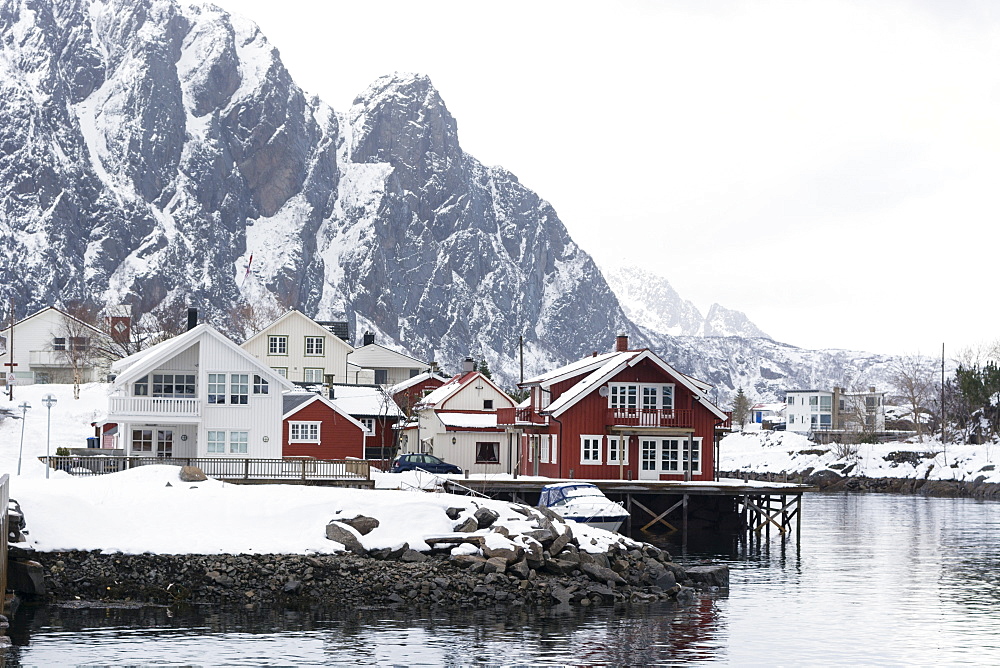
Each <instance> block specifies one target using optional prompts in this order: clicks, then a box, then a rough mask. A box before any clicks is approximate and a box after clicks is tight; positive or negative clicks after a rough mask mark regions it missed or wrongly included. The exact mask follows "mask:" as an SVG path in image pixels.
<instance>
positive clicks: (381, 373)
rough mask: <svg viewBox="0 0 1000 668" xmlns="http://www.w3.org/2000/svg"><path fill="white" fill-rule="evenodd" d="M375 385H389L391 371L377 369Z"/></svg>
mask: <svg viewBox="0 0 1000 668" xmlns="http://www.w3.org/2000/svg"><path fill="white" fill-rule="evenodd" d="M375 384H376V385H388V384H389V370H388V369H375Z"/></svg>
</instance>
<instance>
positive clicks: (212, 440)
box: [205, 429, 227, 455]
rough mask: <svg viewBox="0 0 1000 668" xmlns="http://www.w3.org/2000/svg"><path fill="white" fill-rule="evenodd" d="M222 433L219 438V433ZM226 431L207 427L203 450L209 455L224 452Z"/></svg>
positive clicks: (222, 453)
mask: <svg viewBox="0 0 1000 668" xmlns="http://www.w3.org/2000/svg"><path fill="white" fill-rule="evenodd" d="M220 434H221V435H222V436H221V438H220V437H219V435H220ZM226 440H227V439H226V432H225V430H222V429H209V430H208V433H207V435H206V441H205V443H206V445H205V451H206V452H207V453H208V454H210V455H224V454H226Z"/></svg>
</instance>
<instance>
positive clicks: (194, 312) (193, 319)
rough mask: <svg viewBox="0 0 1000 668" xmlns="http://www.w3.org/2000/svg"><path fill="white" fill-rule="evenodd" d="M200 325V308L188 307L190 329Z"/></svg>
mask: <svg viewBox="0 0 1000 668" xmlns="http://www.w3.org/2000/svg"><path fill="white" fill-rule="evenodd" d="M197 326H198V309H196V308H189V309H188V331H189V332H190V331H191V330H192V329H194V328H195V327H197Z"/></svg>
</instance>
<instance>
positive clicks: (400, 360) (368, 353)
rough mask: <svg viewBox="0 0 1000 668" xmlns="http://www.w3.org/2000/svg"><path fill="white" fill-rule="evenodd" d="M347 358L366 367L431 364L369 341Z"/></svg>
mask: <svg viewBox="0 0 1000 668" xmlns="http://www.w3.org/2000/svg"><path fill="white" fill-rule="evenodd" d="M347 360H348V361H349V362H350V363H351V364H357V365H358V366H360V367H364V368H366V369H372V368H379V369H386V368H389V369H397V368H398V369H426V368H427V367H429V366H430V365H429V364H428V363H427V362H421V361H420V360H418V359H417V358H415V357H410V356H409V355H404V354H403V353H400V352H396V351H395V350H389V349H388V348H386V347H385V346H380V345H379V344H377V343H369V344H368V345H367V346H361V347H360V348H356V349H355V350H354V352H352V353H350V354H349V355H348V356H347Z"/></svg>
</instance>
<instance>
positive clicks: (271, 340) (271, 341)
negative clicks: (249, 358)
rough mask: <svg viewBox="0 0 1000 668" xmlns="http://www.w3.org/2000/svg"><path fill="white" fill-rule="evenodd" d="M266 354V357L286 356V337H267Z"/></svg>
mask: <svg viewBox="0 0 1000 668" xmlns="http://www.w3.org/2000/svg"><path fill="white" fill-rule="evenodd" d="M267 354H268V355H287V354H288V337H287V336H269V337H267Z"/></svg>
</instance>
